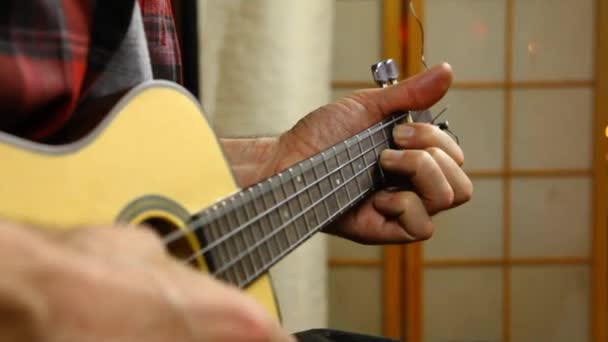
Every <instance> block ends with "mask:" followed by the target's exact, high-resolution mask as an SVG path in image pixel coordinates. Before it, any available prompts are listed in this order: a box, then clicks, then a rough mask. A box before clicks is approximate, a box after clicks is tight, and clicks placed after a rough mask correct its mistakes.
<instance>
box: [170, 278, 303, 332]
mask: <svg viewBox="0 0 608 342" xmlns="http://www.w3.org/2000/svg"><path fill="white" fill-rule="evenodd" d="M176 270H177V272H178V273H180V275H179V276H177V277H176V278H181V279H180V281H172V283H174V284H175V286H178V287H180V288H181V292H182V293H183V294H184V295H183V296H184V298H183V299H182V300H180V301H179V302H181V303H183V304H182V306H183V308H184V309H182V310H185V311H184V312H183V314H182V315H181V316H182V317H184V319H185V320H186V322H187V323H188V325H189V327H190V328H189V329H190V331H191V332H192V335H194V336H196V337H198V338H199V339H197V341H198V340H200V341H277V342H278V341H280V342H287V341H290V342H291V341H293V339H292V337H290V335H289V334H288V333H287V332H286V331H285V330H284V329H282V328H281V326H280V324H279V322H278V321H277V320H275V319H273V318H272V317H271V316H270V315H269V314H268V312H266V311H265V310H264V309H263V308H262V307H261V306H260V305H259V304H258V303H257V302H255V301H254V300H253V299H252V298H250V297H249V296H246V295H244V294H243V293H242V292H240V291H239V290H238V289H236V288H235V287H232V286H228V285H226V284H224V283H222V282H219V281H217V280H215V279H213V278H211V277H209V276H202V275H201V274H199V273H196V272H193V271H191V270H189V269H186V268H183V267H181V266H179V267H178V268H177V269H176ZM172 280H173V278H172ZM179 302H178V303H179ZM178 308H179V306H178ZM210 319H213V321H214V324H212V325H208V324H201V322H208V321H209V320H210Z"/></svg>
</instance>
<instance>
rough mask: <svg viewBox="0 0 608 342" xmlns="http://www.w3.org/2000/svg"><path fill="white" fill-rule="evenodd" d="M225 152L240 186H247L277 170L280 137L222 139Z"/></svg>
mask: <svg viewBox="0 0 608 342" xmlns="http://www.w3.org/2000/svg"><path fill="white" fill-rule="evenodd" d="M220 141H221V143H222V146H223V148H224V153H225V154H226V158H227V159H228V163H229V164H230V167H231V168H232V171H233V172H234V176H235V177H236V181H237V182H238V184H239V186H241V187H246V186H248V185H251V184H255V183H257V182H258V181H260V180H262V179H264V178H266V177H269V176H271V175H272V174H274V173H275V172H276V171H277V170H276V165H277V164H278V163H277V158H278V155H279V153H278V151H279V148H280V146H279V144H278V138H274V137H273V138H241V139H221V140H220Z"/></svg>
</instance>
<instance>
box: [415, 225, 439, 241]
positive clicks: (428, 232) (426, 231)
mask: <svg viewBox="0 0 608 342" xmlns="http://www.w3.org/2000/svg"><path fill="white" fill-rule="evenodd" d="M419 229H420V230H419V233H418V234H417V236H416V237H417V238H418V239H419V240H421V241H425V240H428V239H430V238H431V237H432V236H433V233H434V232H435V226H434V225H433V221H431V220H428V221H425V222H424V223H422V224H421V227H420V228H419Z"/></svg>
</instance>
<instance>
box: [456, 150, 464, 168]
mask: <svg viewBox="0 0 608 342" xmlns="http://www.w3.org/2000/svg"><path fill="white" fill-rule="evenodd" d="M454 161H455V162H456V164H458V166H463V165H464V153H463V152H462V150H461V149H458V150H457V152H456V154H455V155H454Z"/></svg>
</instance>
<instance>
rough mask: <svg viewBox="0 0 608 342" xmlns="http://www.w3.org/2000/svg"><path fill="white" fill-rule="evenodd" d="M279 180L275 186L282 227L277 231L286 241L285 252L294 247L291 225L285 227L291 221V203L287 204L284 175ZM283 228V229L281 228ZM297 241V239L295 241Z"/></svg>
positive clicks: (279, 175)
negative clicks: (291, 237)
mask: <svg viewBox="0 0 608 342" xmlns="http://www.w3.org/2000/svg"><path fill="white" fill-rule="evenodd" d="M278 178H279V181H278V182H277V184H275V186H276V190H277V199H278V203H280V204H279V205H278V207H277V209H276V210H277V214H278V215H279V217H280V220H281V225H280V226H277V228H276V229H279V230H278V231H277V233H276V234H277V235H279V234H280V235H282V236H283V238H284V241H285V243H286V247H285V248H284V249H283V250H287V249H289V248H290V247H291V246H292V242H291V241H292V240H291V239H290V231H289V224H288V225H287V226H285V223H286V222H288V221H289V220H291V212H290V210H289V203H288V202H287V200H286V199H287V196H288V195H287V194H286V193H285V188H284V181H283V173H279V174H278ZM280 227H282V228H280ZM294 241H295V239H294Z"/></svg>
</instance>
